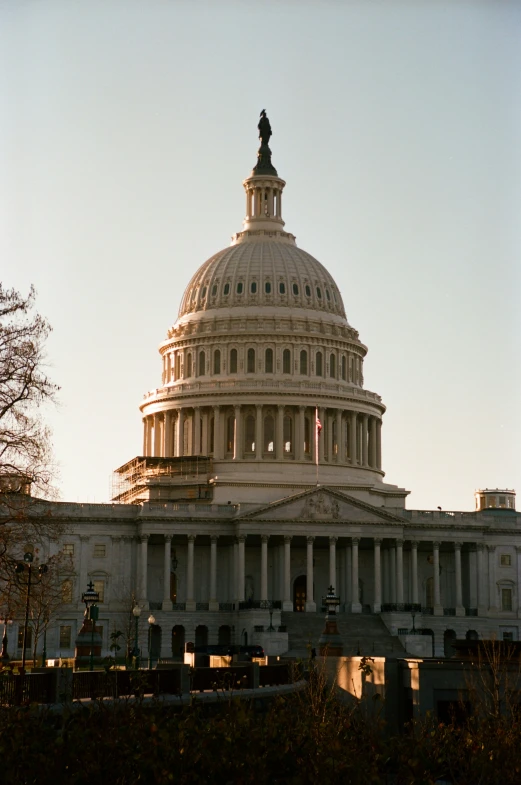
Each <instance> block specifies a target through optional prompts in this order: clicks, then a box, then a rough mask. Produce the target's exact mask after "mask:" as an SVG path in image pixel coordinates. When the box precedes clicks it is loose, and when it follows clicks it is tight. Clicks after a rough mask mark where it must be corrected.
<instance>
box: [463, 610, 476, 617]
mask: <svg viewBox="0 0 521 785" xmlns="http://www.w3.org/2000/svg"><path fill="white" fill-rule="evenodd" d="M477 615H478V609H477V608H465V616H477Z"/></svg>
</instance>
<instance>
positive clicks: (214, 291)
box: [212, 283, 217, 297]
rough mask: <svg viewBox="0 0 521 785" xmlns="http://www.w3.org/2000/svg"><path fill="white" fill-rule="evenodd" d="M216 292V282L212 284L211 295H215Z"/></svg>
mask: <svg viewBox="0 0 521 785" xmlns="http://www.w3.org/2000/svg"><path fill="white" fill-rule="evenodd" d="M216 294H217V284H216V283H214V285H213V286H212V297H215V295H216Z"/></svg>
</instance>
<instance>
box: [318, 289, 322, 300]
mask: <svg viewBox="0 0 521 785" xmlns="http://www.w3.org/2000/svg"><path fill="white" fill-rule="evenodd" d="M317 297H318V299H319V300H321V299H322V290H321V289H320V286H317Z"/></svg>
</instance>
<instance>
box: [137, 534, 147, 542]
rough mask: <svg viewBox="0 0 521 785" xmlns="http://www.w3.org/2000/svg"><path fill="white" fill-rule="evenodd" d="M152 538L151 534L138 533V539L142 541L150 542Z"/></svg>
mask: <svg viewBox="0 0 521 785" xmlns="http://www.w3.org/2000/svg"><path fill="white" fill-rule="evenodd" d="M149 539H150V534H138V540H139V542H140V543H144V542H148V541H149Z"/></svg>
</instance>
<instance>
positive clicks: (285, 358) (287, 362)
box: [282, 349, 291, 373]
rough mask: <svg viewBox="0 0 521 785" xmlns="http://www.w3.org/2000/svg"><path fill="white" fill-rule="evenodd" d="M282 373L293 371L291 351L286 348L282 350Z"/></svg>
mask: <svg viewBox="0 0 521 785" xmlns="http://www.w3.org/2000/svg"><path fill="white" fill-rule="evenodd" d="M282 373H291V352H290V350H289V349H284V351H283V352H282Z"/></svg>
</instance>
